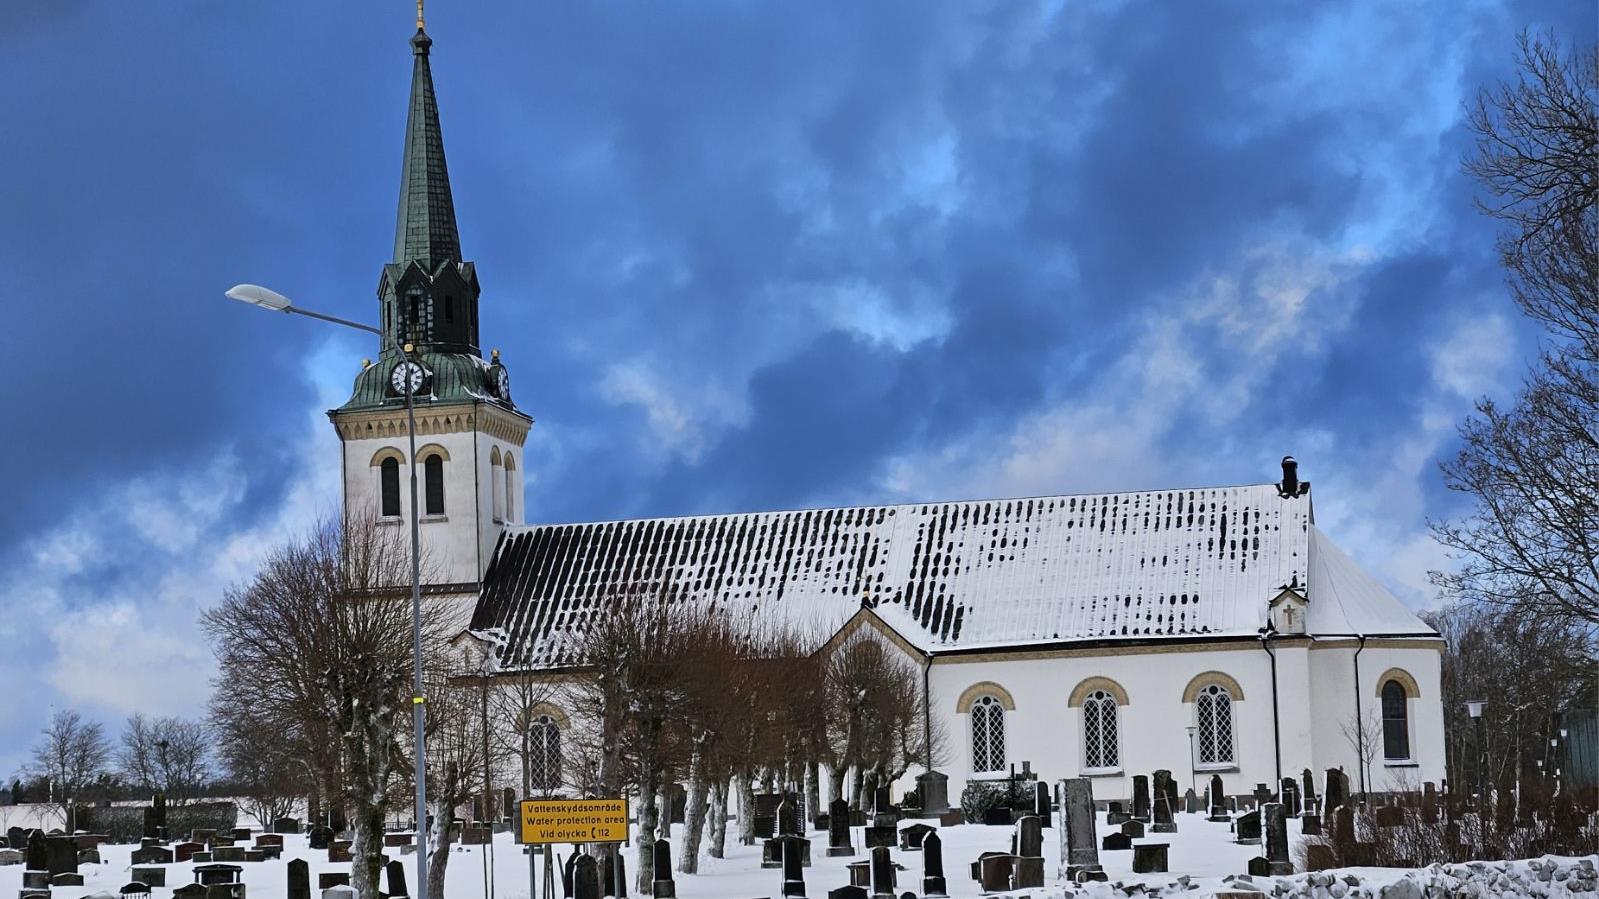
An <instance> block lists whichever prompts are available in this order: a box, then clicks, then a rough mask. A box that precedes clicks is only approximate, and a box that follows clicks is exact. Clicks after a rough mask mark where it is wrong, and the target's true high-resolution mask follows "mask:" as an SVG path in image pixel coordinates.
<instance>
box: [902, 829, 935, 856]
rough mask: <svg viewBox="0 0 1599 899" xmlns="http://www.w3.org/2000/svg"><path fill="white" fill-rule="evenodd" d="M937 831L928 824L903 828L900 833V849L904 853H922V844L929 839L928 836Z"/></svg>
mask: <svg viewBox="0 0 1599 899" xmlns="http://www.w3.org/2000/svg"><path fill="white" fill-rule="evenodd" d="M937 830H938V828H936V827H928V826H927V825H926V824H912V825H910V826H909V827H902V828H900V831H899V848H900V849H901V850H902V851H904V852H920V851H921V850H922V842H923V841H924V840H926V839H927V835H928V834H930V833H934V832H936V831H937Z"/></svg>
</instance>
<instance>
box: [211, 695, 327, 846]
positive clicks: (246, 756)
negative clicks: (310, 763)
mask: <svg viewBox="0 0 1599 899" xmlns="http://www.w3.org/2000/svg"><path fill="white" fill-rule="evenodd" d="M280 737H281V735H280V734H279V733H277V732H275V731H273V730H270V729H269V725H268V724H267V721H266V719H265V718H264V717H259V718H258V717H253V716H250V715H248V714H236V715H232V716H230V717H229V718H228V730H227V732H226V734H225V735H224V738H223V739H222V740H221V749H220V754H221V762H222V767H223V770H224V771H226V772H227V776H228V780H229V781H230V782H231V783H232V784H233V786H234V788H235V789H237V790H238V791H239V792H240V794H241V796H242V798H243V799H244V804H245V808H246V809H247V810H248V811H249V812H250V813H251V814H252V815H254V816H255V820H256V821H257V822H259V823H260V824H261V826H262V827H263V828H270V827H271V826H272V822H274V821H276V820H277V819H279V818H283V817H286V816H288V815H289V814H291V813H292V812H293V811H294V807H295V803H296V801H297V799H298V798H299V797H300V796H303V795H306V794H307V793H308V792H310V786H311V780H312V777H311V773H310V771H309V770H308V768H307V767H306V766H304V765H302V764H301V762H300V760H299V759H297V758H296V757H295V754H294V752H295V750H294V748H293V747H294V746H295V745H296V742H297V741H294V740H284V739H280Z"/></svg>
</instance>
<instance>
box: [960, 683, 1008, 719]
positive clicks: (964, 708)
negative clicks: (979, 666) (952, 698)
mask: <svg viewBox="0 0 1599 899" xmlns="http://www.w3.org/2000/svg"><path fill="white" fill-rule="evenodd" d="M984 696H992V697H994V698H995V699H997V700H999V705H1000V707H1001V708H1003V709H1004V710H1005V711H1007V712H1014V711H1016V700H1015V699H1012V698H1011V695H1010V691H1008V690H1006V689H1005V688H1004V687H1001V686H1000V685H999V684H996V683H994V682H993V681H988V680H985V681H978V682H977V683H975V684H972V685H971V686H970V687H967V688H966V691H965V692H964V693H962V694H961V696H960V699H958V700H956V702H955V711H956V712H957V713H959V714H962V715H965V714H969V713H970V712H971V710H972V703H974V702H976V701H977V700H979V699H982V698H983V697H984Z"/></svg>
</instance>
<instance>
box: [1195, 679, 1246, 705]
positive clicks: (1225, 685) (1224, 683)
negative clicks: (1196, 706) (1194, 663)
mask: <svg viewBox="0 0 1599 899" xmlns="http://www.w3.org/2000/svg"><path fill="white" fill-rule="evenodd" d="M1211 684H1215V685H1216V686H1218V687H1221V688H1222V689H1223V690H1226V691H1227V692H1228V693H1229V694H1230V696H1229V698H1230V699H1232V701H1233V702H1243V701H1244V688H1243V687H1241V686H1239V685H1238V681H1236V680H1233V678H1232V676H1231V675H1227V674H1223V673H1221V672H1220V671H1206V672H1204V673H1203V674H1196V675H1194V679H1193V680H1191V681H1189V682H1188V686H1186V687H1184V688H1183V702H1193V701H1195V700H1196V699H1198V698H1199V691H1200V690H1203V689H1205V688H1206V687H1208V686H1210V685H1211Z"/></svg>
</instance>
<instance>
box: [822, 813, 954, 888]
mask: <svg viewBox="0 0 1599 899" xmlns="http://www.w3.org/2000/svg"><path fill="white" fill-rule="evenodd" d="M922 895H923V896H947V895H949V887H948V885H947V884H946V883H945V881H944V841H943V840H941V839H940V838H939V836H938V831H936V830H935V831H933V832H932V833H929V834H927V835H926V836H924V837H922ZM828 896H829V899H831V896H832V894H831V893H829V894H828Z"/></svg>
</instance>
